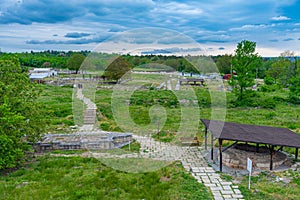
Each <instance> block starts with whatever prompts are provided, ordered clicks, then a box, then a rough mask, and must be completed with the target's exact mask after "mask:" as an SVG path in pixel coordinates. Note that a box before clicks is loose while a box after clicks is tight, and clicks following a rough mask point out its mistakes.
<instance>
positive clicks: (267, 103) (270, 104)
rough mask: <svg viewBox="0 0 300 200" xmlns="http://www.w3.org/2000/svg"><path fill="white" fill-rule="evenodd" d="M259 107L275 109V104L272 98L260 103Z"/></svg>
mask: <svg viewBox="0 0 300 200" xmlns="http://www.w3.org/2000/svg"><path fill="white" fill-rule="evenodd" d="M260 106H261V107H263V108H269V109H274V108H275V107H276V103H275V101H274V100H273V98H268V99H264V100H263V101H261V103H260Z"/></svg>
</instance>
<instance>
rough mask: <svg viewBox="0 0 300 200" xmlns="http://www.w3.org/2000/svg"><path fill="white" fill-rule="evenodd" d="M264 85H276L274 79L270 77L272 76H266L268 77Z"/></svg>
mask: <svg viewBox="0 0 300 200" xmlns="http://www.w3.org/2000/svg"><path fill="white" fill-rule="evenodd" d="M264 83H265V84H266V85H273V84H274V83H275V79H274V78H272V77H270V76H266V77H265V78H264Z"/></svg>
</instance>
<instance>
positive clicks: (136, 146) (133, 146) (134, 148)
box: [121, 140, 141, 153]
mask: <svg viewBox="0 0 300 200" xmlns="http://www.w3.org/2000/svg"><path fill="white" fill-rule="evenodd" d="M140 148H141V145H140V143H138V142H137V141H136V140H133V141H132V142H131V143H130V145H129V144H128V145H125V146H123V147H122V148H121V149H122V150H124V151H125V152H130V153H139V152H140Z"/></svg>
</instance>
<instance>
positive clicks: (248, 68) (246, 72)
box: [230, 40, 262, 101]
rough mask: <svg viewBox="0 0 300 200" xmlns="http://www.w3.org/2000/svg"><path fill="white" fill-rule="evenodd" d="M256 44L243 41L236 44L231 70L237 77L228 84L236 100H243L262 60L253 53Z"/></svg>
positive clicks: (252, 83)
mask: <svg viewBox="0 0 300 200" xmlns="http://www.w3.org/2000/svg"><path fill="white" fill-rule="evenodd" d="M255 49H256V42H252V41H248V40H243V41H241V42H239V43H238V45H237V48H236V50H235V55H234V57H233V60H232V65H233V66H232V69H233V71H235V72H236V74H237V77H236V78H233V77H232V78H231V80H230V84H231V85H232V86H233V88H234V91H235V92H236V94H237V97H238V98H237V100H238V101H242V100H245V93H246V92H247V90H248V88H250V87H252V86H253V85H254V84H255V83H254V79H255V70H256V69H257V67H258V66H259V65H260V64H261V62H262V60H261V58H260V57H259V56H258V54H257V53H256V52H255Z"/></svg>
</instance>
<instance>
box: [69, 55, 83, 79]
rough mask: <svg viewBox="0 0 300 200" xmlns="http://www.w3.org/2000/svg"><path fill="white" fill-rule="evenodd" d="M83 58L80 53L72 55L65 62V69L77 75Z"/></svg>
mask: <svg viewBox="0 0 300 200" xmlns="http://www.w3.org/2000/svg"><path fill="white" fill-rule="evenodd" d="M84 59H85V56H84V55H82V54H80V53H74V54H72V55H71V57H70V58H69V59H68V61H67V67H68V69H69V70H75V71H76V74H77V73H78V71H79V69H80V67H81V64H82V63H83V61H84Z"/></svg>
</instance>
